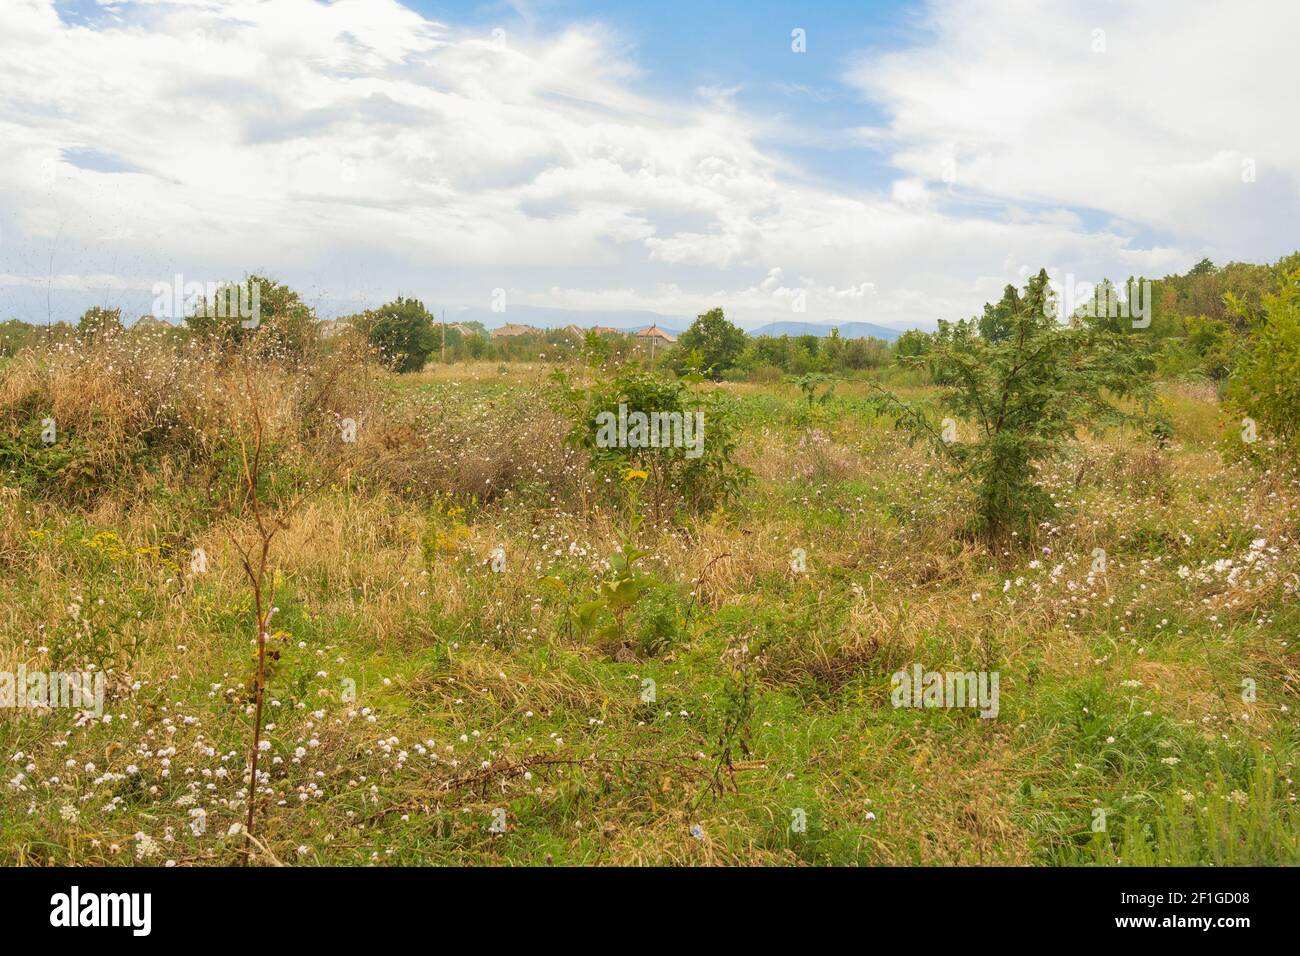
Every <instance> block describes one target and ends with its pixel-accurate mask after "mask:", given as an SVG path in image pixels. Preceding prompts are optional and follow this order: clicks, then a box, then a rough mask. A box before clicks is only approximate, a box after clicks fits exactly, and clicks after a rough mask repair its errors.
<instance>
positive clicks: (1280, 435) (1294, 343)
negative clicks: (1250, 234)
mask: <svg viewBox="0 0 1300 956" xmlns="http://www.w3.org/2000/svg"><path fill="white" fill-rule="evenodd" d="M1238 308H1240V306H1238ZM1226 397H1227V401H1228V404H1229V406H1230V407H1231V408H1233V409H1234V410H1236V411H1237V412H1239V413H1240V414H1242V415H1244V416H1247V417H1249V418H1251V419H1253V420H1254V422H1255V423H1256V427H1257V430H1258V433H1259V437H1260V438H1263V439H1266V440H1275V441H1276V442H1277V443H1278V444H1279V445H1280V446H1281V447H1282V448H1283V449H1285V450H1286V451H1287V452H1289V453H1290V454H1292V455H1294V454H1295V453H1296V452H1298V451H1300V421H1297V414H1296V413H1297V410H1298V409H1300V269H1295V270H1292V271H1290V272H1287V273H1284V274H1283V275H1282V276H1281V277H1280V278H1279V280H1278V285H1277V289H1276V291H1274V292H1273V293H1271V294H1269V295H1266V296H1264V300H1263V316H1262V317H1261V318H1260V319H1259V320H1258V321H1257V322H1255V323H1254V326H1253V328H1251V330H1250V335H1249V337H1248V338H1247V340H1246V342H1245V345H1244V347H1243V349H1242V352H1241V357H1240V360H1239V362H1238V364H1237V368H1236V371H1235V372H1234V373H1233V375H1232V378H1231V379H1230V380H1229V383H1228V388H1227V396H1226Z"/></svg>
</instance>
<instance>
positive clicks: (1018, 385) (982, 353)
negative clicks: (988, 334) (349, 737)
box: [885, 271, 1153, 535]
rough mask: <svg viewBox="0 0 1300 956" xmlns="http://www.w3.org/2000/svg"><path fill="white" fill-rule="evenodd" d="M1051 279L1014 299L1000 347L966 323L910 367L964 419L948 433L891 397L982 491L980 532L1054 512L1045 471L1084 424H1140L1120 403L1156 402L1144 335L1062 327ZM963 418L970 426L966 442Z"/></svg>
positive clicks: (906, 419)
mask: <svg viewBox="0 0 1300 956" xmlns="http://www.w3.org/2000/svg"><path fill="white" fill-rule="evenodd" d="M1047 281H1048V280H1047V273H1046V271H1042V272H1039V274H1038V275H1037V276H1036V277H1034V278H1033V279H1031V280H1030V281H1029V283H1028V284H1027V286H1026V288H1025V294H1024V296H1023V297H1017V298H1016V299H1015V301H1014V306H1013V305H1011V299H1010V298H1009V297H1004V299H1003V305H1005V309H1004V310H1003V313H1004V317H1005V327H1003V326H1002V325H1001V324H1000V323H999V324H998V329H997V339H996V341H990V340H989V339H986V338H984V337H982V336H980V335H978V334H976V330H975V323H974V322H970V323H966V322H959V323H957V324H956V325H955V326H945V327H944V328H943V329H942V330H941V334H939V335H937V336H935V337H934V342H933V347H932V349H931V350H930V352H929V353H928V354H926V355H924V356H919V357H916V358H913V359H910V360H909V361H910V362H912V363H914V364H923V365H925V366H926V367H927V368H929V370H930V372H931V374H932V375H933V377H934V379H935V381H936V382H938V383H939V384H940V385H942V386H943V388H944V391H943V395H942V398H941V405H942V408H943V409H944V410H945V411H947V412H949V413H950V414H951V415H952V416H955V418H954V419H952V420H949V422H948V423H947V425H946V427H945V428H944V431H943V432H939V431H938V430H936V429H935V428H934V426H933V424H931V422H930V421H929V420H928V419H927V418H926V417H925V416H924V415H922V414H921V413H920V412H919V411H918V410H917V409H915V408H912V407H910V406H906V405H903V403H901V402H898V401H897V399H894V398H893V396H892V395H888V393H885V394H886V395H888V398H889V399H890V400H891V401H893V402H895V403H896V405H898V406H899V407H901V408H902V409H903V410H904V415H903V416H902V418H901V419H900V423H901V424H903V425H904V426H905V427H907V428H908V429H909V430H910V431H911V432H912V434H913V436H914V437H926V438H929V439H932V440H933V441H934V444H935V446H936V448H938V449H940V450H941V451H942V452H943V454H944V455H945V457H946V458H947V459H948V461H949V462H950V463H951V464H952V465H953V466H954V468H955V472H956V474H957V476H958V478H959V480H961V481H963V482H965V483H967V484H969V485H972V486H974V492H975V508H974V511H975V513H974V516H973V518H972V521H971V527H970V530H971V531H972V532H975V533H979V534H985V535H999V534H1001V533H1003V532H1007V531H1011V530H1014V529H1021V530H1024V529H1025V528H1026V527H1027V526H1028V525H1029V524H1030V523H1032V522H1033V521H1035V520H1037V519H1040V518H1042V517H1045V516H1046V515H1048V514H1050V513H1051V512H1052V510H1053V505H1052V502H1051V499H1050V497H1049V496H1048V494H1047V493H1046V492H1045V491H1044V490H1043V489H1042V488H1041V487H1040V486H1039V485H1038V483H1037V475H1038V469H1039V466H1040V465H1041V464H1043V463H1044V462H1045V461H1047V460H1049V459H1051V458H1053V457H1055V456H1057V455H1060V454H1061V453H1062V452H1063V450H1064V447H1065V443H1066V441H1067V440H1068V439H1069V438H1071V437H1072V436H1073V435H1074V433H1075V431H1076V430H1077V429H1078V428H1080V427H1083V426H1092V425H1103V424H1118V423H1121V422H1132V421H1137V420H1140V416H1137V415H1133V414H1130V413H1127V412H1124V411H1123V410H1121V409H1120V408H1119V407H1117V406H1116V405H1115V404H1114V403H1113V402H1111V401H1110V398H1111V397H1112V396H1116V397H1121V396H1130V395H1131V396H1137V397H1143V398H1145V397H1149V396H1150V395H1151V385H1150V377H1149V375H1150V371H1151V369H1152V365H1153V363H1152V362H1151V360H1150V359H1149V358H1148V357H1147V355H1146V353H1145V351H1144V350H1143V349H1142V348H1141V347H1140V346H1139V345H1138V344H1136V341H1135V339H1134V337H1133V336H1125V335H1122V334H1120V333H1116V332H1109V331H1105V330H1103V329H1101V328H1099V327H1097V326H1095V325H1089V324H1083V323H1075V324H1073V325H1071V326H1068V327H1066V326H1062V325H1060V324H1059V323H1057V321H1056V320H1055V319H1054V318H1052V317H1051V316H1052V314H1053V310H1052V309H1051V308H1050V302H1049V300H1048V296H1049V295H1051V293H1050V291H1049V289H1048V286H1047ZM957 419H962V420H965V421H966V422H967V423H969V424H967V426H966V428H967V431H966V433H965V434H964V435H963V434H962V433H961V432H960V431H959V430H957V427H958V426H957V421H956V420H957ZM972 425H973V428H972ZM954 432H956V434H954Z"/></svg>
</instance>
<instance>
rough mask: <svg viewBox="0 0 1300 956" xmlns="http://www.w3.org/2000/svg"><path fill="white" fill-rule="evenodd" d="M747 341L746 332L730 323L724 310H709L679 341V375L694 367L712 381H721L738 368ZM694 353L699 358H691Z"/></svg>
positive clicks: (692, 324) (693, 323)
mask: <svg viewBox="0 0 1300 956" xmlns="http://www.w3.org/2000/svg"><path fill="white" fill-rule="evenodd" d="M745 341H746V336H745V333H744V331H743V330H742V329H740V328H738V327H737V326H735V325H733V324H732V323H731V322H729V321H727V319H726V317H725V316H724V315H723V314H722V310H721V309H710V310H709V311H708V312H705V313H704V314H703V315H701V316H699V317H698V318H696V320H695V321H694V322H692V323H691V327H690V328H689V329H687V330H686V331H685V332H683V333H682V335H681V338H679V339H678V340H677V349H678V356H679V362H680V364H679V365H678V371H681V370H682V368H692V367H694V368H698V369H699V370H700V371H701V372H703V373H704V374H705V375H708V376H709V377H710V378H715V379H718V378H721V377H722V375H723V373H724V372H726V371H727V370H728V369H730V368H734V367H735V366H736V365H737V364H739V361H740V355H741V353H742V352H743V351H744V350H745ZM693 353H698V355H695V356H694V357H692V356H693ZM692 362H695V363H698V364H695V365H692V364H691V363H692Z"/></svg>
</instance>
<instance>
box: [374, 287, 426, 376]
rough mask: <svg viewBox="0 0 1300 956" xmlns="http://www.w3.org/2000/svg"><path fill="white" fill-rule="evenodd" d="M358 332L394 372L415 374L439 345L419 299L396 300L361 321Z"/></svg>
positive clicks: (401, 298) (399, 298)
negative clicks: (362, 334)
mask: <svg viewBox="0 0 1300 956" xmlns="http://www.w3.org/2000/svg"><path fill="white" fill-rule="evenodd" d="M360 328H361V329H362V331H363V332H365V334H366V337H367V338H368V339H369V340H370V343H371V344H372V345H374V346H375V348H377V349H378V350H379V354H380V356H381V357H382V359H383V361H384V362H385V363H386V364H387V365H388V366H389V367H390V368H392V369H393V370H394V371H397V372H418V371H419V370H420V369H422V368H424V363H425V362H426V361H428V358H429V356H430V355H431V354H433V352H434V351H436V350H437V349H438V347H439V345H440V344H441V340H440V337H439V334H438V332H437V331H436V330H435V329H434V326H433V316H432V315H430V314H429V312H428V310H427V309H425V307H424V303H423V302H421V301H420V300H419V299H407V298H403V297H401V296H399V297H398V298H396V299H394V300H393V301H392V302H389V303H388V304H387V305H381V306H380V307H379V308H378V309H375V310H374V311H372V312H367V313H365V314H364V316H363V317H362V320H361V323H360Z"/></svg>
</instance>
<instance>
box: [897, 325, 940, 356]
mask: <svg viewBox="0 0 1300 956" xmlns="http://www.w3.org/2000/svg"><path fill="white" fill-rule="evenodd" d="M933 344H934V343H933V341H932V339H931V338H930V336H929V335H928V334H927V333H925V332H922V331H921V330H920V329H908V330H907V331H906V332H904V333H903V334H902V335H900V336H899V337H898V341H896V342H895V343H894V355H895V356H897V357H898V358H899V359H900V360H903V359H911V358H918V357H920V356H922V355H924V354H925V353H926V352H929V351H930V347H931V345H933Z"/></svg>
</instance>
